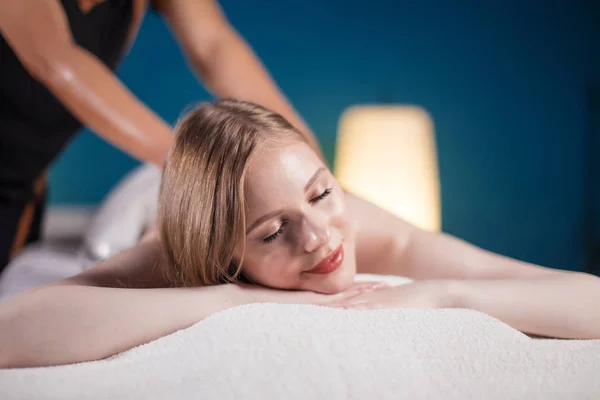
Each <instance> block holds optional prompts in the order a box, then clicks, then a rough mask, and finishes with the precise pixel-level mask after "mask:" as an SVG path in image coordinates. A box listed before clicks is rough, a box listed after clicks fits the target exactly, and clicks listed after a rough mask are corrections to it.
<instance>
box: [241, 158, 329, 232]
mask: <svg viewBox="0 0 600 400" xmlns="http://www.w3.org/2000/svg"><path fill="white" fill-rule="evenodd" d="M323 171H325V167H321V168H319V169H318V170H317V171H316V172H315V173H314V174H313V176H312V177H311V178H310V179H309V180H308V182H307V183H306V185H304V191H305V192H307V191H308V189H310V187H311V186H312V184H313V183H315V181H316V180H317V178H318V177H319V175H320V174H321V173H322V172H323ZM281 213H282V211H281V210H275V211H271V212H270V213H267V214H265V215H263V216H262V217H260V218H258V219H257V220H256V221H254V222H253V223H252V224H250V226H249V227H248V229H246V234H249V233H250V232H252V231H253V230H254V229H255V228H256V227H257V226H259V225H260V224H262V223H263V222H265V221H266V220H268V219H271V218H273V217H276V216H277V215H279V214H281Z"/></svg>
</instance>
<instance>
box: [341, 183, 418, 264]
mask: <svg viewBox="0 0 600 400" xmlns="http://www.w3.org/2000/svg"><path fill="white" fill-rule="evenodd" d="M346 207H347V212H348V214H349V216H350V217H351V218H352V219H353V220H354V222H355V224H356V262H357V268H358V272H359V273H373V274H388V275H402V267H401V265H399V262H400V261H401V260H402V256H403V252H404V250H405V249H406V248H407V245H408V243H409V241H410V238H411V236H412V235H414V234H416V233H417V232H419V231H420V230H419V229H418V228H417V227H415V226H414V225H412V224H410V223H408V222H407V221H405V220H403V219H402V218H399V217H397V216H395V215H394V214H392V213H390V212H388V211H386V210H383V209H381V208H379V207H378V206H376V205H374V204H373V203H370V202H369V201H367V200H364V199H362V198H360V197H358V196H355V195H353V194H350V193H347V194H346Z"/></svg>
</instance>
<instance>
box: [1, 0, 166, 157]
mask: <svg viewBox="0 0 600 400" xmlns="http://www.w3.org/2000/svg"><path fill="white" fill-rule="evenodd" d="M136 7H137V8H136V10H137V9H138V8H139V6H138V5H137V3H136ZM23 21H27V23H24V22H23ZM0 31H1V32H2V35H3V36H4V38H5V39H6V41H7V42H8V44H9V45H10V46H11V48H12V49H13V51H14V52H15V54H16V55H17V57H18V58H19V60H20V61H21V63H22V64H23V66H24V67H25V68H26V69H27V71H28V72H29V73H30V74H31V75H32V76H33V77H34V78H36V79H37V80H39V81H40V82H41V83H42V84H43V85H44V86H46V87H47V88H48V89H49V90H50V91H51V92H52V93H53V94H54V96H56V98H57V99H59V100H60V101H61V102H62V103H63V104H64V105H65V106H66V107H67V108H68V109H69V110H70V111H71V112H72V113H73V115H75V116H77V117H78V118H79V120H80V121H82V122H83V123H84V124H85V125H87V126H88V127H90V128H91V129H92V130H93V131H95V132H96V133H97V134H99V135H100V136H102V137H103V138H104V139H106V140H107V141H108V142H110V143H112V144H114V145H116V146H118V147H120V148H121V149H122V150H124V151H127V152H128V153H129V154H131V155H132V156H134V157H137V158H138V159H140V160H143V161H147V162H152V163H155V164H156V165H159V166H162V164H163V163H164V159H165V157H166V154H167V150H168V148H169V146H170V143H171V140H172V134H171V128H170V127H169V126H168V125H167V124H166V123H165V122H164V121H163V120H162V119H161V118H160V117H159V116H157V115H156V114H154V113H153V112H152V111H151V110H150V109H148V108H147V107H146V106H145V105H144V104H142V103H141V102H140V101H139V100H138V99H137V98H135V97H134V96H133V94H131V93H130V92H129V91H128V90H127V88H125V86H123V84H121V82H120V81H119V80H118V79H117V78H116V77H115V76H114V74H113V73H112V72H111V71H110V70H109V69H108V68H106V66H105V65H104V64H102V62H100V61H99V60H98V59H97V58H96V57H95V56H93V55H92V54H90V53H88V52H87V51H86V50H85V49H84V48H82V47H79V46H78V45H77V43H75V42H74V40H73V38H72V35H71V32H70V30H69V26H68V22H67V18H66V16H65V13H64V11H63V9H62V7H61V5H60V2H59V1H58V0H28V1H10V0H4V1H1V2H0Z"/></svg>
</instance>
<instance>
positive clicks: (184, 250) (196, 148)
mask: <svg viewBox="0 0 600 400" xmlns="http://www.w3.org/2000/svg"><path fill="white" fill-rule="evenodd" d="M175 134H176V137H175V140H174V143H173V145H172V146H171V149H170V151H169V154H168V157H167V162H166V164H165V168H164V171H163V177H162V182H161V188H160V197H159V205H158V224H159V231H160V237H161V242H162V245H163V250H164V253H165V256H166V260H167V271H166V273H167V278H168V279H169V281H170V282H171V283H172V284H173V285H174V286H201V285H216V284H221V283H228V282H236V281H238V280H239V279H240V277H241V260H234V251H235V249H236V246H238V245H239V244H242V245H243V244H244V243H245V240H244V238H245V234H246V223H245V204H244V184H245V176H246V171H247V169H248V165H249V164H250V160H251V156H252V154H253V152H254V150H255V149H256V147H257V146H259V145H264V144H266V143H267V142H280V141H282V140H290V139H292V140H302V141H304V137H303V136H302V134H301V133H300V132H299V131H298V130H296V129H295V128H294V127H293V126H292V125H291V124H290V123H289V122H287V121H286V120H285V119H284V118H283V117H282V116H280V115H279V114H277V113H274V112H272V111H269V110H267V109H265V108H263V107H261V106H259V105H256V104H253V103H249V102H242V101H236V100H229V99H226V100H219V101H216V102H214V103H205V104H200V105H199V106H198V107H196V108H194V109H192V110H191V111H189V112H188V113H187V114H186V115H184V116H183V118H182V119H181V120H180V121H179V122H178V124H177V126H176V128H175ZM244 247H245V246H244ZM242 254H243V251H242Z"/></svg>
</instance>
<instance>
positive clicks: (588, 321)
mask: <svg viewBox="0 0 600 400" xmlns="http://www.w3.org/2000/svg"><path fill="white" fill-rule="evenodd" d="M307 149H308V147H306V148H305V149H304V150H301V149H300V150H301V151H297V152H291V153H290V154H288V155H286V154H287V153H285V154H283V156H281V155H278V154H277V153H273V154H271V156H269V155H268V154H261V157H257V158H256V160H258V161H256V162H257V163H261V162H264V163H267V165H263V166H262V167H267V168H269V170H272V171H277V173H278V174H279V176H278V177H266V178H265V177H264V175H265V174H264V173H261V168H260V167H257V165H254V166H253V167H251V168H250V172H249V179H251V180H253V182H254V183H253V184H254V185H256V186H257V187H259V186H260V185H262V188H261V193H263V192H264V191H268V192H269V193H272V192H271V190H272V189H269V188H268V185H269V184H271V182H272V184H273V185H274V186H273V188H275V189H277V190H278V186H280V185H282V184H284V183H285V184H286V190H285V194H284V196H285V197H280V198H277V197H276V196H271V195H269V196H264V195H261V196H259V197H255V198H250V197H251V196H253V195H252V194H248V196H249V198H248V203H249V204H253V206H252V208H253V209H255V211H252V212H250V213H249V214H248V217H249V218H251V219H255V218H257V217H258V218H260V216H261V214H263V213H264V212H267V213H269V212H270V211H271V210H270V209H271V208H272V207H277V208H282V209H283V210H284V211H283V214H285V215H286V217H290V216H294V219H295V220H292V221H290V222H289V224H290V225H289V226H288V227H287V228H286V229H288V230H289V231H288V234H290V233H291V234H292V237H293V238H294V239H293V240H294V242H293V243H296V242H295V241H296V240H297V241H298V242H297V243H298V245H297V247H291V248H290V247H289V244H288V243H287V242H285V241H283V242H281V243H278V242H269V244H268V246H269V247H263V245H264V246H266V244H259V243H258V242H256V243H253V242H252V241H253V240H254V239H257V238H260V237H264V236H265V235H271V233H270V231H271V230H273V229H278V228H277V226H278V223H277V219H275V220H273V221H266V222H265V224H264V225H263V226H259V227H257V228H256V231H255V232H249V233H248V239H247V240H248V241H247V251H248V255H249V259H248V263H247V264H246V263H244V264H243V265H244V268H246V269H247V272H248V273H249V275H250V276H252V278H253V279H254V280H256V281H257V283H259V284H262V285H273V286H276V287H285V288H288V289H293V288H298V289H307V290H320V291H326V292H327V293H334V292H335V290H342V291H341V292H339V293H337V294H319V293H315V292H311V291H288V290H275V289H268V288H265V287H264V286H256V287H242V286H237V285H219V286H212V287H198V288H166V286H167V285H168V283H167V282H166V281H165V279H164V275H163V274H161V272H160V271H161V268H160V263H161V249H160V243H159V240H158V236H157V235H156V234H155V232H150V233H149V234H148V235H146V237H144V238H143V240H142V241H141V242H140V244H138V245H137V246H136V247H134V248H132V249H129V250H126V251H124V252H123V253H121V254H120V255H118V256H116V257H114V258H112V259H110V260H108V261H106V262H103V263H101V264H99V265H97V266H95V267H93V268H91V269H89V270H87V271H85V272H83V273H81V274H79V275H77V276H74V277H72V278H70V279H66V280H64V281H61V282H58V283H55V284H53V285H48V286H45V287H41V288H38V289H34V290H32V291H29V292H26V293H23V294H21V295H19V296H17V297H15V298H14V299H12V300H10V301H9V302H7V303H5V304H3V305H0V349H1V351H2V352H0V366H2V367H24V366H43V365H56V364H67V363H73V362H79V361H87V360H96V359H101V358H105V357H108V356H111V355H113V354H115V353H118V352H120V351H123V350H126V349H128V348H131V347H133V346H135V345H139V344H142V343H146V342H148V341H151V340H153V339H156V338H158V337H161V336H164V335H166V334H169V333H171V332H174V331H176V330H179V329H182V328H185V327H187V326H190V325H192V324H193V323H195V322H197V321H200V320H202V319H204V318H206V317H207V316H209V315H211V314H213V313H215V312H218V311H221V310H224V309H226V308H229V307H234V306H237V305H241V304H248V303H256V302H279V303H313V304H321V305H325V306H331V307H342V308H355V309H373V308H404V307H410V308H438V307H464V308H470V309H474V310H479V311H482V312H485V313H488V314H490V315H492V316H494V317H497V318H499V319H501V320H502V321H504V322H506V323H508V324H510V325H511V326H513V327H515V328H516V329H520V330H522V331H525V332H527V333H530V334H535V335H541V336H551V337H563V338H600V318H598V317H599V314H598V312H597V309H596V304H597V302H598V301H600V290H599V289H600V280H599V279H598V278H597V277H594V276H591V275H587V274H582V273H572V272H566V271H557V270H553V269H548V268H544V267H540V266H536V265H531V264H527V263H523V262H520V261H516V260H512V259H509V258H506V257H503V256H499V255H495V254H492V253H489V252H487V251H484V250H482V249H479V248H476V247H474V246H472V245H469V244H467V243H465V242H463V241H461V240H458V239H455V238H452V237H449V236H447V235H444V234H437V233H429V232H424V231H422V230H420V229H418V228H416V227H414V226H412V225H410V224H408V223H407V222H405V221H404V220H402V219H400V218H397V217H394V216H392V215H390V214H389V213H387V212H385V211H383V210H381V209H378V208H377V207H375V206H373V205H371V204H369V203H366V202H365V201H363V200H361V199H359V198H357V197H355V196H352V195H349V194H337V195H338V196H342V197H343V198H341V199H340V198H338V199H333V198H330V199H329V200H322V201H323V202H325V201H330V202H333V203H330V204H325V203H324V204H320V203H317V204H314V203H311V200H313V199H314V198H315V197H317V196H320V195H317V193H319V192H320V189H318V190H317V189H316V188H318V187H319V185H323V187H325V186H327V185H328V183H329V181H328V180H329V179H330V178H329V176H327V175H325V176H324V177H323V179H324V181H323V182H322V183H318V182H316V183H315V184H314V185H316V186H311V185H308V188H309V189H307V190H305V188H306V187H307V185H306V184H307V182H306V176H312V175H313V174H314V170H315V169H316V170H318V169H320V168H321V166H322V165H323V164H322V162H321V161H320V160H319V158H318V157H317V156H316V155H315V154H314V153H311V152H310V151H308V150H307ZM288 156H293V157H295V158H296V159H297V163H295V164H294V163H291V162H290V161H289V157H288ZM276 160H282V163H280V164H278V165H274V163H275V162H276ZM300 164H302V165H303V166H304V167H303V168H306V169H307V171H310V173H309V174H294V173H292V169H296V168H298V167H299V166H300ZM286 165H288V167H287V168H288V169H286ZM289 168H291V169H289ZM252 170H255V172H256V174H255V175H254V177H252ZM326 173H328V172H326ZM261 176H263V178H261ZM257 179H263V182H262V183H261V182H258V181H257ZM285 179H287V180H288V182H285ZM313 190H314V192H313ZM278 191H279V190H278ZM290 193H292V194H290ZM293 193H295V194H293ZM330 196H331V194H330ZM261 198H262V200H261ZM273 199H275V200H273ZM340 201H342V203H343V204H344V208H343V213H344V214H346V216H348V217H350V218H351V219H352V220H353V221H354V224H355V228H356V230H355V232H356V235H355V236H354V238H353V239H352V242H353V243H355V244H354V245H355V247H356V250H355V252H356V254H355V256H356V261H354V260H352V259H348V260H345V261H344V265H343V266H342V267H341V268H340V270H342V273H338V274H332V275H330V276H323V277H312V278H310V279H302V278H301V277H302V274H303V271H302V269H303V266H310V265H311V264H312V263H313V261H316V260H319V258H320V257H322V256H323V254H326V253H327V251H329V249H331V248H332V247H334V246H336V245H337V244H338V243H339V242H340V240H341V241H342V242H343V243H349V241H348V239H349V237H348V236H347V235H349V231H347V230H346V229H345V228H344V226H345V224H338V222H337V221H338V217H340V213H341V212H342V209H341V208H339V207H338V205H337V204H338V202H340ZM292 224H294V225H295V227H294V226H293V225H292ZM271 225H272V226H271ZM261 230H264V231H263V232H261ZM335 230H337V232H336V231H335ZM317 231H321V232H325V231H329V234H327V235H316V232H317ZM312 233H315V234H314V235H313V234H312ZM253 235H257V236H256V237H254V236H253ZM315 238H316V239H315ZM342 238H343V239H342ZM258 240H259V239H258ZM290 243H292V242H290ZM295 251H298V252H299V253H298V254H300V255H301V256H300V257H299V256H296V255H294V254H295V253H294V252H295ZM269 255H271V256H269ZM288 257H290V258H288ZM269 260H275V261H274V262H272V263H271V262H270V261H269ZM303 260H304V261H303ZM282 261H284V262H282ZM288 262H289V263H290V268H289V270H288V269H286V265H287V263H288ZM274 268H279V271H280V272H279V273H277V276H274V271H275V270H274ZM355 271H357V272H359V273H374V274H394V275H400V276H406V277H409V278H413V279H416V281H415V282H414V283H412V284H409V285H404V286H400V287H394V288H389V287H381V288H378V287H377V286H375V285H369V284H367V285H363V286H359V287H353V286H352V285H351V284H350V286H349V282H350V281H349V280H348V274H353V273H354V272H355ZM336 272H337V271H336ZM280 277H284V278H285V279H284V280H281V279H280ZM290 283H291V284H290Z"/></svg>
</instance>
